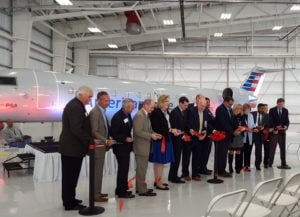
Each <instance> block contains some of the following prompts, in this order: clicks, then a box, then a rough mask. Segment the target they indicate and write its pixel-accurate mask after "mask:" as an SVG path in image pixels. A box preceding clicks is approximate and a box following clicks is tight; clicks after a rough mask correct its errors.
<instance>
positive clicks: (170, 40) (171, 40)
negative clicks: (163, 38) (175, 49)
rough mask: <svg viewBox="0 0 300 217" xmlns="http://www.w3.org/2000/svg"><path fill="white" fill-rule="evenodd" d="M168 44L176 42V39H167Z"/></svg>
mask: <svg viewBox="0 0 300 217" xmlns="http://www.w3.org/2000/svg"><path fill="white" fill-rule="evenodd" d="M168 42H176V38H168Z"/></svg>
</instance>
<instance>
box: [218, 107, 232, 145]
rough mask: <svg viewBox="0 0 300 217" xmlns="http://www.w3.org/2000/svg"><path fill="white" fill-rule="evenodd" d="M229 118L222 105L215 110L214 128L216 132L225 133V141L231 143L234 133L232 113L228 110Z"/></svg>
mask: <svg viewBox="0 0 300 217" xmlns="http://www.w3.org/2000/svg"><path fill="white" fill-rule="evenodd" d="M230 113H231V118H230V117H229V114H228V110H227V107H226V106H225V105H224V104H222V105H220V106H219V107H218V108H217V110H216V119H215V127H216V130H219V131H225V132H226V139H227V140H228V141H231V140H232V138H233V132H234V123H233V113H232V110H230Z"/></svg>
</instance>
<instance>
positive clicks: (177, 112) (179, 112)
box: [168, 96, 189, 183]
mask: <svg viewBox="0 0 300 217" xmlns="http://www.w3.org/2000/svg"><path fill="white" fill-rule="evenodd" d="M188 104H189V100H188V98H186V97H185V96H182V97H180V98H179V104H178V106H177V107H176V108H174V109H173V110H172V112H171V114H170V124H171V128H172V129H177V130H180V131H181V132H184V131H185V122H186V109H187V107H188ZM172 141H173V150H174V158H175V161H174V162H173V163H171V167H170V171H169V177H168V180H169V181H170V182H173V183H185V182H184V181H182V180H180V178H179V177H178V174H177V173H178V168H179V164H180V158H181V153H182V150H183V147H184V145H186V143H185V142H184V140H183V139H182V136H174V135H172Z"/></svg>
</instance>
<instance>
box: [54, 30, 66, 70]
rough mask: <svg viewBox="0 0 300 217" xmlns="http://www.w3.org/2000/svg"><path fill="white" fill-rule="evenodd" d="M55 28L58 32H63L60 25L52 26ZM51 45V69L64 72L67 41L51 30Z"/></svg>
mask: <svg viewBox="0 0 300 217" xmlns="http://www.w3.org/2000/svg"><path fill="white" fill-rule="evenodd" d="M54 28H55V29H57V30H59V31H60V32H64V30H63V28H62V27H61V26H58V25H57V26H54ZM52 46H53V71H55V72H61V73H64V72H65V71H66V58H67V49H68V41H67V40H66V39H65V38H64V37H62V36H61V35H59V34H57V33H56V32H54V31H53V38H52Z"/></svg>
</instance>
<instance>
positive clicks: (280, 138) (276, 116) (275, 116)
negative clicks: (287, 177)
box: [269, 98, 291, 169]
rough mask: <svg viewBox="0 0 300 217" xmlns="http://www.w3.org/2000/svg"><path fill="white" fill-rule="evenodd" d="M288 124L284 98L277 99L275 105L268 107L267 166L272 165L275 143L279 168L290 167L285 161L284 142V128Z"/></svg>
mask: <svg viewBox="0 0 300 217" xmlns="http://www.w3.org/2000/svg"><path fill="white" fill-rule="evenodd" d="M289 124H290V121H289V112H288V110H287V109H286V108H284V99H283V98H279V99H277V106H276V107H273V108H271V109H270V112H269V132H270V133H271V135H270V156H269V166H270V167H272V164H273V161H274V155H275V152H276V146H277V143H278V144H279V148H280V159H281V166H279V167H278V168H279V169H291V167H289V166H288V165H287V163H286V154H285V146H286V145H285V142H286V130H287V129H288V127H289Z"/></svg>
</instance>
